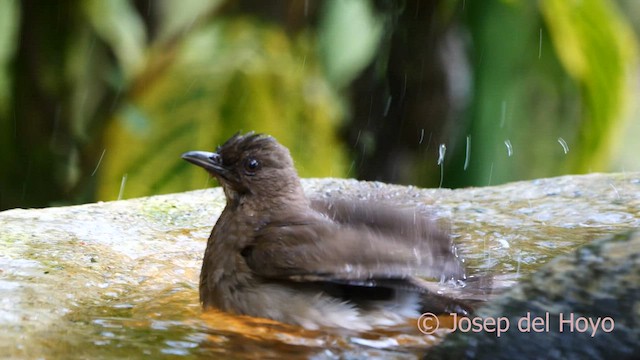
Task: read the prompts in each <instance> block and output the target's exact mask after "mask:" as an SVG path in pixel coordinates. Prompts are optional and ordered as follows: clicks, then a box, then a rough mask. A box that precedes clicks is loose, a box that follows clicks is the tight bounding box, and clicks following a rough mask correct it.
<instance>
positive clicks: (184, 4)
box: [156, 0, 224, 41]
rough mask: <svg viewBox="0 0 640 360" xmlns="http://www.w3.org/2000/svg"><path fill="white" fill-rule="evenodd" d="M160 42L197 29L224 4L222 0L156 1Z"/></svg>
mask: <svg viewBox="0 0 640 360" xmlns="http://www.w3.org/2000/svg"><path fill="white" fill-rule="evenodd" d="M156 3H157V4H158V8H159V9H160V11H159V21H158V23H159V26H160V29H159V35H158V37H159V38H160V39H161V41H164V40H168V39H171V38H173V37H174V36H177V35H179V34H180V33H181V32H186V31H189V30H190V29H191V28H194V27H197V26H198V25H199V22H201V21H203V20H206V19H207V18H208V17H210V15H211V12H212V11H213V10H215V9H216V8H218V7H219V6H221V5H223V4H224V1H223V0H181V1H175V0H157V1H156Z"/></svg>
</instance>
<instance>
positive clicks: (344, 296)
mask: <svg viewBox="0 0 640 360" xmlns="http://www.w3.org/2000/svg"><path fill="white" fill-rule="evenodd" d="M182 158H183V159H185V160H187V161H189V162H191V163H193V164H196V165H198V166H201V167H203V168H204V169H206V170H207V171H208V172H209V173H210V174H211V175H212V176H214V177H216V178H217V179H218V181H219V182H220V184H221V185H222V188H223V189H224V194H225V196H226V200H227V204H226V207H225V208H224V210H223V211H222V214H221V215H220V217H219V219H218V221H217V222H216V224H215V226H214V227H213V231H212V232H211V236H210V237H209V240H208V242H207V248H206V251H205V254H204V259H203V263H202V272H201V274H200V301H201V302H202V304H203V306H204V308H205V309H207V308H217V309H221V310H224V311H227V312H231V313H235V314H244V315H251V316H256V317H264V318H270V319H274V320H278V321H282V322H286V323H292V324H298V325H301V326H303V327H305V328H308V329H316V328H319V327H334V328H345V329H352V330H368V329H371V328H374V327H380V326H391V325H396V324H400V323H404V322H405V321H407V319H408V318H417V317H418V316H419V315H420V313H421V312H422V311H431V312H454V311H455V312H458V313H462V314H466V313H467V312H468V311H469V309H468V308H466V306H465V305H464V304H463V303H461V302H458V301H456V300H453V299H449V298H447V297H445V296H443V295H438V294H435V293H433V292H430V291H429V290H428V289H427V288H426V287H425V286H424V284H425V282H424V281H423V280H421V279H423V278H430V279H437V280H441V279H461V278H463V277H464V268H463V266H462V264H461V261H460V260H459V259H458V257H457V256H456V254H455V248H454V246H453V244H452V242H451V240H450V238H449V236H447V235H446V234H445V233H443V232H441V231H440V230H438V227H437V226H436V225H435V224H434V223H433V222H432V221H431V220H429V219H428V218H426V217H425V216H423V215H421V214H420V213H418V212H415V211H401V210H394V209H392V208H389V207H382V206H381V205H380V204H376V203H371V202H347V201H340V200H327V199H324V200H323V199H319V200H313V201H312V200H310V199H308V198H307V197H306V196H305V194H304V192H303V189H302V186H301V184H300V179H299V177H298V174H297V172H296V170H295V168H294V166H293V160H292V159H291V155H290V154H289V150H288V149H287V148H285V147H284V146H282V145H280V144H279V143H278V142H277V141H276V140H275V139H274V138H272V137H270V136H265V135H260V134H253V133H248V134H246V135H240V134H236V135H235V136H233V137H231V138H230V139H229V140H227V141H226V142H225V143H224V144H223V145H222V146H220V147H218V149H217V152H215V153H211V152H203V151H190V152H187V153H185V154H183V155H182Z"/></svg>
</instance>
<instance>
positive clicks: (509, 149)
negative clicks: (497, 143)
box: [504, 140, 513, 157]
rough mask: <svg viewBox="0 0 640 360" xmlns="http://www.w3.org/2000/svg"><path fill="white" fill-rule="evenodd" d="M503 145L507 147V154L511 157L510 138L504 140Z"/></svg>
mask: <svg viewBox="0 0 640 360" xmlns="http://www.w3.org/2000/svg"><path fill="white" fill-rule="evenodd" d="M504 145H505V146H506V147H507V156H508V157H511V155H513V146H512V145H511V140H505V141H504Z"/></svg>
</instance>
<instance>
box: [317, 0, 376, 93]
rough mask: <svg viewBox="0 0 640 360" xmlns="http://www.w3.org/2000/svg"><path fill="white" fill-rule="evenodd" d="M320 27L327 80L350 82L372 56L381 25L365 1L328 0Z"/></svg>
mask: <svg viewBox="0 0 640 360" xmlns="http://www.w3.org/2000/svg"><path fill="white" fill-rule="evenodd" d="M324 6H325V14H324V16H323V17H322V24H321V26H320V35H319V36H320V47H321V49H322V51H321V53H322V55H323V63H324V66H325V68H326V72H327V76H328V78H329V80H330V81H331V82H332V83H333V84H335V85H336V86H337V87H339V88H340V87H343V86H346V85H347V84H349V83H350V82H351V81H352V80H353V79H354V78H355V77H356V76H357V75H358V74H359V73H360V71H362V69H364V67H365V66H367V65H368V64H369V63H370V62H371V59H372V58H373V56H374V54H375V52H376V50H377V49H378V43H379V42H380V37H381V35H382V30H383V26H382V25H383V24H382V22H381V19H380V17H378V16H376V14H375V13H374V11H373V9H372V8H371V2H370V1H368V0H349V1H342V0H329V1H326V2H325V4H324Z"/></svg>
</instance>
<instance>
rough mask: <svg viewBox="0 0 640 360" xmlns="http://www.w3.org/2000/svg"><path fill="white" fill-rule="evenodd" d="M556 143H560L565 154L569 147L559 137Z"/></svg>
mask: <svg viewBox="0 0 640 360" xmlns="http://www.w3.org/2000/svg"><path fill="white" fill-rule="evenodd" d="M558 143H560V146H562V150H563V151H564V153H565V154H566V153H568V152H569V145H568V144H567V142H566V141H565V140H564V139H563V138H561V137H559V138H558Z"/></svg>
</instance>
